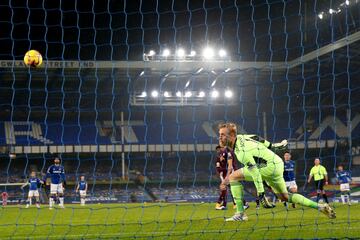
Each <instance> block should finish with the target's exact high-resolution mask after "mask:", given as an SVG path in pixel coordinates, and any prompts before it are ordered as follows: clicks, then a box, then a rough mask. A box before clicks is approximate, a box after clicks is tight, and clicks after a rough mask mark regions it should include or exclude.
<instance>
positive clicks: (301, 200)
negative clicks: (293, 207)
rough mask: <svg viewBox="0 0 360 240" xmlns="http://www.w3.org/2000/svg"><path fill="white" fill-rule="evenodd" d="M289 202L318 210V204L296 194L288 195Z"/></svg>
mask: <svg viewBox="0 0 360 240" xmlns="http://www.w3.org/2000/svg"><path fill="white" fill-rule="evenodd" d="M289 202H290V203H297V204H300V205H302V206H306V207H311V208H315V209H317V208H318V204H317V203H316V202H314V201H311V200H310V199H308V198H306V197H304V196H302V195H300V194H297V193H289Z"/></svg>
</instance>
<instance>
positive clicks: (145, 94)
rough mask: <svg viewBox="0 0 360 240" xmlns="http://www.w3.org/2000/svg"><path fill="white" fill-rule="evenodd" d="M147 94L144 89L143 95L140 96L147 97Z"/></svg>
mask: <svg viewBox="0 0 360 240" xmlns="http://www.w3.org/2000/svg"><path fill="white" fill-rule="evenodd" d="M146 96H147V93H146V92H145V91H144V92H142V93H141V95H139V97H146Z"/></svg>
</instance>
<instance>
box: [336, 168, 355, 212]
mask: <svg viewBox="0 0 360 240" xmlns="http://www.w3.org/2000/svg"><path fill="white" fill-rule="evenodd" d="M336 178H337V181H338V183H340V192H341V202H342V203H343V204H346V202H347V203H348V204H349V205H351V201H350V183H351V181H352V179H351V174H350V172H349V171H344V168H343V166H342V165H340V166H338V171H337V172H336Z"/></svg>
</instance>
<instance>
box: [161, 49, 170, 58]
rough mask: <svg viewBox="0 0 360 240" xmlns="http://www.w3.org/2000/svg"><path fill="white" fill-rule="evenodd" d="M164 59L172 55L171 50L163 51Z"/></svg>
mask: <svg viewBox="0 0 360 240" xmlns="http://www.w3.org/2000/svg"><path fill="white" fill-rule="evenodd" d="M162 55H163V57H168V56H169V55H170V50H169V49H165V50H164V51H163V54H162Z"/></svg>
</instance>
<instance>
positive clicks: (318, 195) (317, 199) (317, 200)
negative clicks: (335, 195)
mask: <svg viewBox="0 0 360 240" xmlns="http://www.w3.org/2000/svg"><path fill="white" fill-rule="evenodd" d="M319 200H320V193H318V194H317V196H316V202H319Z"/></svg>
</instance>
